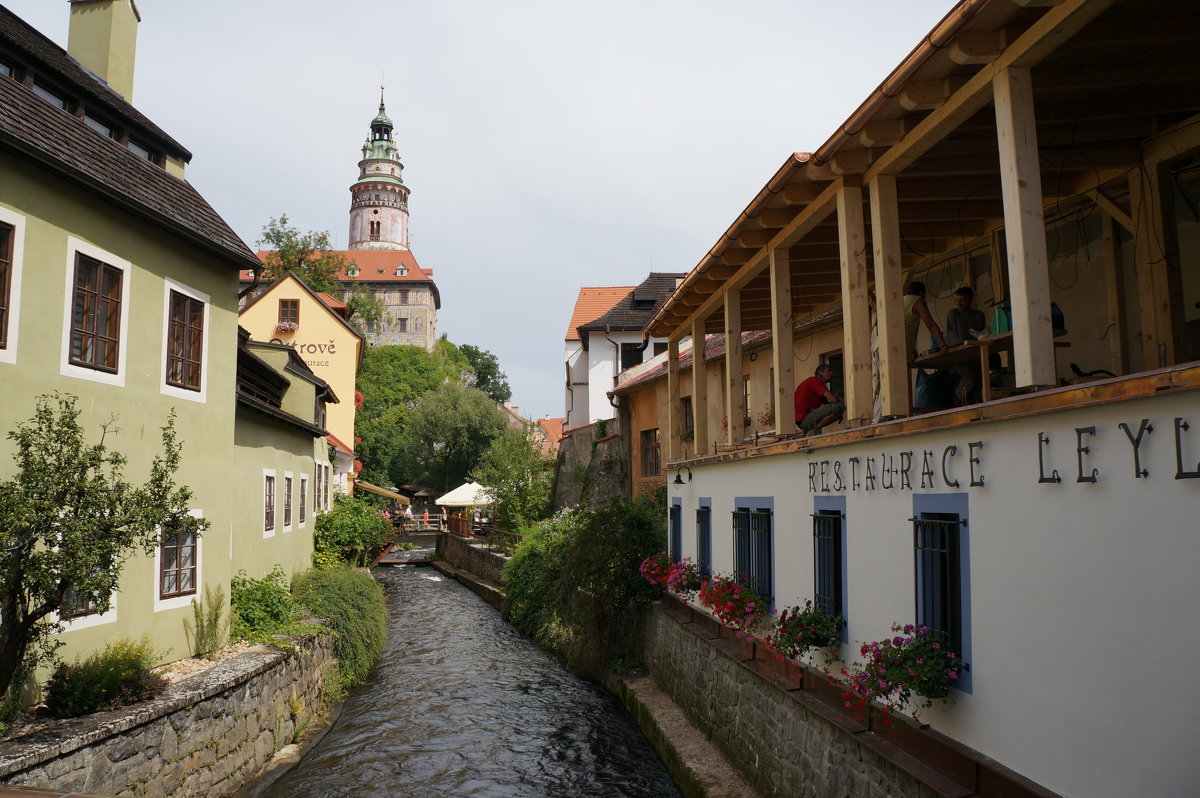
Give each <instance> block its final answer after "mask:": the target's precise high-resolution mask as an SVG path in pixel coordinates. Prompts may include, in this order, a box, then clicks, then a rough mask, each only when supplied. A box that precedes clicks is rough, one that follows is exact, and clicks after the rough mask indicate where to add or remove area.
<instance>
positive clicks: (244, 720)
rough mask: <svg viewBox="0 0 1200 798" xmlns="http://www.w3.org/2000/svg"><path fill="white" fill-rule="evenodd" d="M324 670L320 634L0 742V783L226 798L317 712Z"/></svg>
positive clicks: (329, 652) (327, 655)
mask: <svg viewBox="0 0 1200 798" xmlns="http://www.w3.org/2000/svg"><path fill="white" fill-rule="evenodd" d="M332 662H333V636H332V635H330V634H320V635H310V636H305V637H303V638H296V639H295V647H294V648H289V649H288V650H277V649H270V650H263V651H261V652H252V653H247V654H243V655H241V656H239V657H236V658H234V659H231V660H229V661H228V662H224V663H222V664H220V665H217V666H216V667H214V668H212V669H210V670H208V671H206V672H205V673H202V674H199V675H197V676H194V677H192V678H191V679H187V680H185V681H182V682H179V683H178V684H175V685H172V686H171V687H170V688H168V689H167V691H166V692H165V693H163V695H162V696H160V697H159V698H157V699H155V700H153V701H144V702H142V703H140V704H134V705H133V706H129V707H125V708H123V709H119V710H116V711H113V712H100V713H97V714H94V715H89V716H87V717H83V718H74V719H70V720H64V721H61V722H59V723H56V724H54V725H53V726H52V727H50V728H47V729H45V730H42V731H39V732H35V733H32V734H29V735H24V736H21V737H18V738H15V739H13V740H8V741H6V742H3V743H0V782H7V783H10V784H15V785H36V786H38V787H45V788H50V789H55V790H62V791H64V792H93V793H111V794H114V795H138V796H151V798H167V796H171V797H172V798H217V796H223V795H228V794H229V793H232V792H233V791H234V790H236V789H237V788H238V787H240V786H241V785H242V784H244V783H245V782H247V781H249V780H250V779H251V778H252V777H253V776H254V775H255V774H256V773H257V772H258V771H259V769H260V768H261V767H262V766H263V765H264V764H266V762H267V761H268V760H270V759H271V757H272V756H273V755H274V753H275V752H276V751H278V750H279V749H280V748H283V747H284V746H286V745H289V744H291V743H292V742H293V737H298V736H299V732H298V730H299V731H302V730H303V728H304V727H305V726H306V725H307V723H308V719H310V718H313V717H315V716H316V715H317V714H318V712H319V709H320V702H321V697H322V693H323V690H324V679H323V675H322V674H323V670H324V668H325V666H326V665H327V664H330V663H332Z"/></svg>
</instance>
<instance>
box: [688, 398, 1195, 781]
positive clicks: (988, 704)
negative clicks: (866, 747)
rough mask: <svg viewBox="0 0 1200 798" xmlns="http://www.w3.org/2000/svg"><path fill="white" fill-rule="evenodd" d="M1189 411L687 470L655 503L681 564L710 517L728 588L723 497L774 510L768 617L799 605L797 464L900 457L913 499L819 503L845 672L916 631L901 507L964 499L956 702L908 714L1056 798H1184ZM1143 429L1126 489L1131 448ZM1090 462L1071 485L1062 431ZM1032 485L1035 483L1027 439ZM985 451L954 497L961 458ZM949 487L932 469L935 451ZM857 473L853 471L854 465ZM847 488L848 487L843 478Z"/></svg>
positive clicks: (988, 427) (1093, 411) (1092, 414)
mask: <svg viewBox="0 0 1200 798" xmlns="http://www.w3.org/2000/svg"><path fill="white" fill-rule="evenodd" d="M1198 399H1200V397H1198V395H1197V393H1196V392H1184V393H1179V394H1173V395H1162V396H1158V397H1154V398H1151V399H1143V400H1133V401H1127V402H1122V403H1118V404H1110V405H1107V406H1104V407H1095V408H1087V409H1082V410H1072V411H1061V412H1058V413H1051V414H1046V415H1042V416H1037V417H1031V418H1026V419H1017V420H1011V421H1001V422H992V423H980V424H978V425H973V426H971V427H970V428H966V429H958V430H949V431H944V432H931V433H925V434H918V435H913V436H909V437H905V438H893V439H883V440H877V441H874V442H872V443H870V444H865V443H859V444H847V445H844V446H839V447H829V448H823V449H820V450H817V451H814V452H812V453H809V454H803V453H796V454H788V455H780V456H775V457H763V458H760V459H756V460H752V461H746V462H741V463H728V464H720V465H713V466H702V467H693V468H692V471H693V475H694V476H693V480H692V482H691V483H689V484H685V485H684V486H683V487H682V488H675V487H671V488H670V494H669V495H670V498H675V497H680V498H682V501H683V507H684V514H683V517H684V519H685V520H684V554H685V555H686V556H691V557H693V558H694V557H696V556H697V547H696V545H697V544H696V535H695V521H694V518H695V514H694V512H693V511H694V508H695V507H696V506H697V504H698V500H699V499H700V498H701V497H711V499H712V512H713V515H712V519H713V565H714V568H715V569H716V570H718V571H723V572H730V571H732V570H733V544H732V535H731V522H730V512H731V511H732V510H733V498H734V497H736V496H773V497H774V506H775V579H776V604H777V606H779V607H782V606H785V605H788V604H796V603H799V602H802V601H803V599H804V598H807V597H810V596H811V595H812V579H813V568H812V525H811V519H810V517H809V516H810V513H812V512H813V509H814V508H813V496H814V492H813V490H812V489H811V486H810V483H809V464H810V463H819V462H820V461H822V460H825V461H829V465H828V467H827V468H828V469H830V470H831V469H832V468H833V465H832V464H833V462H834V461H839V462H841V464H842V466H841V467H842V468H843V469H848V459H849V458H850V457H859V458H860V459H861V460H864V461H865V459H866V458H867V457H874V458H876V466H877V467H878V465H879V458H880V457H881V456H882V455H884V454H887V455H890V456H892V457H894V458H895V460H896V461H897V465H898V464H899V459H900V458H899V453H900V452H902V451H913V452H914V468H913V471H912V472H911V473H912V476H911V478H912V482H913V485H914V487H913V489H904V490H902V489H899V488H895V489H892V490H882V489H877V490H874V491H867V490H865V486H864V485H861V484H860V486H859V489H858V490H852V489H848V488H843V489H842V490H840V491H835V490H834V489H833V480H832V476H831V478H830V483H829V488H830V490H829V492H828V493H823V492H821V491H820V490H819V482H818V491H817V494H818V495H843V496H846V503H847V551H846V556H847V558H848V606H847V615H848V633H849V639H850V641H851V644H850V645H849V646H847V647H845V648H844V651H843V654H844V656H846V657H848V658H849V659H851V660H853V659H854V657H855V656H856V655H857V654H858V644H859V643H860V642H862V641H866V640H876V639H880V638H882V637H883V636H885V635H886V634H887V633H888V630H889V628H890V625H891V623H892V622H893V621H899V622H908V621H911V620H912V619H913V617H914V614H915V610H914V580H913V550H912V525H911V523H909V521H908V520H907V519H909V518H910V517H911V516H912V513H913V494H914V493H947V492H965V493H967V494H968V496H969V532H968V536H969V544H970V555H969V556H970V596H969V599H970V605H971V611H970V618H969V623H970V629H971V632H970V637H971V658H970V665H971V679H972V682H973V684H972V693H971V694H966V693H963V692H961V691H957V690H955V691H953V693H954V695H953V696H952V697H953V698H954V699H955V703H954V704H953V705H948V706H938V707H935V708H934V709H933V710H930V711H927V712H926V713H924V714H922V720H924V721H926V722H929V723H930V724H931V725H932V726H933V727H934V728H936V729H937V730H939V731H941V732H944V733H945V734H947V735H949V736H951V737H953V738H955V739H957V740H960V741H961V742H963V743H965V744H966V745H969V746H971V747H972V748H975V749H976V750H978V751H980V752H982V753H984V754H986V755H988V756H990V757H993V758H995V759H996V760H998V761H999V762H1001V763H1002V764H1004V765H1006V766H1008V767H1010V768H1012V769H1014V770H1016V771H1017V772H1019V773H1021V774H1023V775H1025V776H1027V777H1029V778H1031V779H1033V780H1034V781H1036V782H1038V783H1040V784H1043V785H1044V786H1046V787H1048V788H1050V789H1052V790H1055V791H1057V792H1060V793H1062V794H1063V795H1078V796H1096V797H1097V798H1123V797H1124V796H1129V795H1155V796H1185V795H1189V796H1190V795H1194V794H1195V792H1194V790H1195V785H1194V777H1193V776H1192V774H1191V767H1190V762H1191V759H1192V749H1193V747H1194V745H1193V743H1194V740H1195V718H1194V716H1195V712H1196V709H1197V707H1200V683H1197V681H1196V680H1195V679H1194V678H1193V676H1192V670H1193V669H1192V667H1191V663H1194V662H1196V661H1198V660H1200V635H1198V634H1197V633H1196V628H1197V619H1198V618H1200V589H1198V588H1197V579H1196V575H1195V570H1196V564H1197V563H1200V523H1198V522H1197V517H1198V515H1200V479H1176V478H1175V475H1176V470H1177V469H1176V452H1175V425H1174V419H1175V418H1176V417H1182V418H1184V419H1185V420H1187V421H1188V422H1189V423H1190V424H1191V427H1192V428H1191V430H1190V431H1185V432H1183V433H1182V435H1181V440H1182V444H1181V448H1182V451H1183V463H1184V470H1185V471H1186V470H1192V471H1195V470H1200V465H1198V461H1200V401H1198ZM1143 418H1148V419H1149V420H1150V421H1151V423H1152V424H1153V427H1154V431H1153V433H1147V434H1146V435H1145V437H1144V439H1143V442H1142V444H1141V461H1142V467H1143V468H1146V469H1148V471H1149V476H1148V477H1147V478H1144V479H1135V478H1134V461H1133V447H1132V445H1131V443H1130V441H1129V439H1128V438H1127V437H1126V435H1125V433H1124V432H1123V431H1122V430H1121V429H1120V428H1119V427H1118V424H1119V423H1120V422H1126V423H1127V424H1129V425H1130V428H1131V429H1132V430H1133V431H1134V433H1135V434H1136V431H1137V429H1138V426H1139V423H1140V421H1141V419H1143ZM1088 426H1095V427H1096V435H1095V436H1093V437H1085V440H1084V445H1085V446H1089V447H1090V449H1091V451H1090V453H1089V454H1088V455H1085V458H1086V462H1087V465H1086V472H1085V473H1090V470H1091V468H1097V469H1099V475H1098V482H1097V484H1081V483H1078V482H1076V477H1077V470H1078V467H1077V452H1076V445H1077V443H1076V432H1075V429H1076V428H1078V427H1088ZM1039 432H1043V433H1045V434H1046V435H1047V436H1048V437H1049V441H1050V443H1049V446H1048V447H1047V448H1045V449H1044V458H1045V470H1046V474H1047V475H1048V474H1049V473H1050V472H1051V471H1052V470H1053V469H1057V470H1058V472H1059V473H1060V475H1061V477H1062V480H1063V481H1062V482H1061V483H1059V484H1040V483H1039V482H1038V478H1039V466H1038V449H1039V447H1038V433H1039ZM972 441H982V442H983V446H982V447H981V448H980V449H979V450H978V458H979V463H978V464H977V465H976V473H977V474H982V476H983V482H984V484H983V485H982V486H977V487H969V486H968V482H969V481H970V475H969V465H970V464H969V463H968V462H967V458H968V443H969V442H972ZM950 445H954V446H957V447H958V451H957V454H956V455H954V456H951V457H950V458H949V459H948V463H949V471H950V474H949V476H950V477H951V479H952V480H953V479H957V480H959V481H960V483H961V485H960V488H958V489H957V490H954V489H952V488H948V487H947V486H946V484H945V480H944V479H943V478H942V475H941V465H940V459H941V455H942V453H943V452H944V451H945V449H946V447H947V446H950ZM924 450H929V451H932V452H934V453H935V456H936V460H937V461H938V462H937V466H936V468H935V472H936V474H937V476H936V477H935V479H934V482H935V486H934V487H926V488H921V477H920V462H921V453H922V452H923V451H924ZM860 469H861V466H860ZM859 478H860V482H861V479H862V473H861V470H860V472H859Z"/></svg>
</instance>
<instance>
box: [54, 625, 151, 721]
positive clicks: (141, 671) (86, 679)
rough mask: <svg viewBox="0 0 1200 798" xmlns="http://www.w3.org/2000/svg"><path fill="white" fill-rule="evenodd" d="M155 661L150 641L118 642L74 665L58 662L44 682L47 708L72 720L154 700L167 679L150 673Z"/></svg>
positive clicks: (60, 716) (61, 716)
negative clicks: (48, 679)
mask: <svg viewBox="0 0 1200 798" xmlns="http://www.w3.org/2000/svg"><path fill="white" fill-rule="evenodd" d="M157 661H158V654H157V653H156V652H155V651H154V647H153V646H152V645H151V643H150V640H149V638H145V637H144V638H142V639H141V640H137V641H131V640H124V639H122V640H117V641H116V642H114V643H109V644H108V646H106V647H105V649H104V651H102V652H99V653H96V654H92V655H91V656H90V657H88V658H87V659H85V660H83V661H79V660H76V661H75V662H74V663H73V664H67V663H65V662H64V663H61V664H59V666H58V667H57V668H56V669H55V670H54V673H53V675H51V677H50V681H48V682H47V683H46V709H47V710H48V711H49V712H50V714H52V715H54V716H55V717H59V718H75V717H78V716H80V715H89V714H91V713H93V712H98V711H100V710H108V709H116V708H117V707H123V706H126V705H128V704H135V703H137V702H138V701H145V700H147V699H150V698H154V697H155V696H157V695H158V694H159V693H161V692H162V691H163V690H164V689H166V686H167V680H166V679H164V678H163V677H161V676H159V675H157V674H154V673H151V672H150V668H152V667H153V666H154V664H155V663H156V662H157Z"/></svg>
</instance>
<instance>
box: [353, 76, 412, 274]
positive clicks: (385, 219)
mask: <svg viewBox="0 0 1200 798" xmlns="http://www.w3.org/2000/svg"><path fill="white" fill-rule="evenodd" d="M393 128H394V125H393V124H392V120H391V119H389V118H388V115H387V110H386V108H385V107H384V104H383V95H382V94H381V95H380V97H379V113H378V114H376V116H375V118H374V119H372V120H371V136H370V138H368V139H367V140H366V141H365V142H363V148H362V153H363V157H362V160H361V161H359V162H358V180H357V181H355V183H354V185H352V186H350V197H351V199H350V239H349V240H350V249H392V250H395V249H408V186H406V185H404V179H403V177H402V174H403V172H404V164H402V163H400V155H399V153H398V152H397V151H396V142H395V141H394V140H393V139H392V130H393Z"/></svg>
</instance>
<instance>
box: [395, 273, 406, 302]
mask: <svg viewBox="0 0 1200 798" xmlns="http://www.w3.org/2000/svg"><path fill="white" fill-rule="evenodd" d="M396 276H397V277H407V276H408V267H407V266H397V267H396ZM405 293H406V294H407V292H405ZM405 304H407V303H405Z"/></svg>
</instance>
